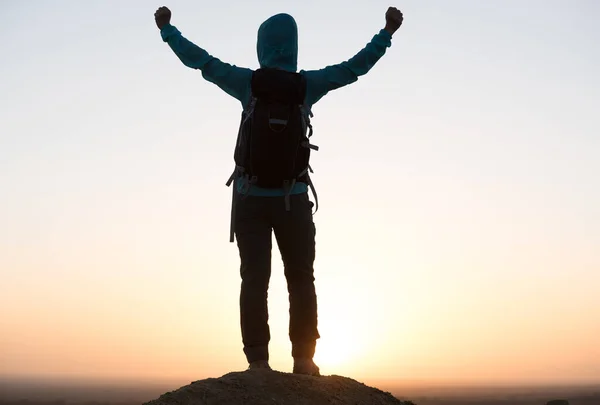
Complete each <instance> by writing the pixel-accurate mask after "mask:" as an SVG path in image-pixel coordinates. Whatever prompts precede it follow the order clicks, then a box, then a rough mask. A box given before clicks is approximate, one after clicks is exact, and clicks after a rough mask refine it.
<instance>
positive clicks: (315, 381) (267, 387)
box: [143, 370, 410, 405]
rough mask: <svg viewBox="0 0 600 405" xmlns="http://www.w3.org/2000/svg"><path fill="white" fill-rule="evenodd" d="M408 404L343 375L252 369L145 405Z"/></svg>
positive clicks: (173, 393)
mask: <svg viewBox="0 0 600 405" xmlns="http://www.w3.org/2000/svg"><path fill="white" fill-rule="evenodd" d="M267 404H268V405H280V404H285V405H321V404H322V405H342V404H343V405H408V404H410V402H403V401H400V400H399V399H397V398H395V397H394V396H393V395H392V394H390V393H388V392H383V391H381V390H378V389H377V388H372V387H368V386H367V385H365V384H362V383H360V382H358V381H355V380H352V379H350V378H346V377H341V376H336V375H332V376H322V377H311V376H304V375H296V374H290V373H282V372H278V371H265V370H251V371H250V370H249V371H243V372H232V373H229V374H225V375H224V376H222V377H220V378H209V379H206V380H200V381H195V382H192V383H191V384H190V385H187V386H185V387H181V388H179V389H177V390H175V391H171V392H168V393H166V394H163V395H161V396H160V398H158V399H155V400H153V401H150V402H146V403H145V404H143V405H267Z"/></svg>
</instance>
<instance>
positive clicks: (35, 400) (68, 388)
mask: <svg viewBox="0 0 600 405" xmlns="http://www.w3.org/2000/svg"><path fill="white" fill-rule="evenodd" d="M190 382H191V381H188V382H185V381H182V382H180V383H179V384H167V383H155V384H150V383H143V384H141V383H140V384H135V383H123V384H108V383H95V384H94V383H73V382H56V381H28V380H23V379H19V380H18V379H6V378H5V379H0V405H139V404H141V403H143V402H145V401H148V400H151V399H155V398H158V397H159V396H160V395H161V394H163V393H165V392H167V391H170V390H174V389H176V388H179V387H180V386H183V385H186V384H188V383H190ZM378 388H380V389H383V390H385V391H388V392H391V393H392V394H393V395H394V396H396V397H397V398H399V399H402V400H410V401H412V402H414V403H415V404H416V405H545V404H546V402H547V401H549V400H552V399H567V400H569V405H600V384H597V385H594V384H590V385H581V386H562V387H556V386H532V387H522V386H521V387H509V386H506V387H469V386H464V387H453V388H450V387H436V386H430V387H425V386H413V387H410V386H402V387H400V386H396V387H393V386H378Z"/></svg>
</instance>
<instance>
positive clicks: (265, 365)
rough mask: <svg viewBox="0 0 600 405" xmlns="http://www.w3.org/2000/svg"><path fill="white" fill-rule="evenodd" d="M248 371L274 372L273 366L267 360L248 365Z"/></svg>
mask: <svg viewBox="0 0 600 405" xmlns="http://www.w3.org/2000/svg"><path fill="white" fill-rule="evenodd" d="M248 370H273V369H272V368H271V366H269V362H268V361H267V360H258V361H253V362H252V363H250V364H249V365H248Z"/></svg>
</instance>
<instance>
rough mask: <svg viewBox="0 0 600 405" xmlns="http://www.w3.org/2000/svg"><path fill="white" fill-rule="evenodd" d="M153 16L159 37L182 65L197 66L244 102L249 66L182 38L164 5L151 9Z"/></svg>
mask: <svg viewBox="0 0 600 405" xmlns="http://www.w3.org/2000/svg"><path fill="white" fill-rule="evenodd" d="M154 19H155V21H156V25H157V26H158V28H159V29H160V35H161V37H162V40H163V41H164V42H166V43H167V44H169V47H170V48H171V49H172V50H173V52H174V53H175V55H177V57H178V58H179V60H181V62H182V63H183V64H184V65H186V66H187V67H189V68H192V69H198V70H200V71H201V72H202V77H204V78H205V79H206V80H208V81H209V82H211V83H214V84H216V85H217V86H219V87H220V88H221V89H222V90H223V91H225V92H226V93H227V94H229V95H230V96H232V97H235V98H236V99H238V100H239V101H240V102H241V103H242V104H244V103H246V101H247V99H248V98H249V94H250V80H251V78H252V70H250V69H247V68H241V67H237V66H235V65H230V64H229V63H225V62H222V61H220V60H219V59H217V58H215V57H214V56H212V55H210V54H209V53H208V52H207V51H205V50H204V49H202V48H200V47H199V46H197V45H196V44H194V43H192V42H191V41H189V40H187V39H186V38H184V37H183V36H182V35H181V32H179V30H178V29H177V28H176V27H174V26H173V25H171V11H170V10H169V9H168V8H167V7H160V8H159V9H158V10H157V11H156V13H154Z"/></svg>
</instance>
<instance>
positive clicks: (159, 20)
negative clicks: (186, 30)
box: [154, 6, 171, 30]
mask: <svg viewBox="0 0 600 405" xmlns="http://www.w3.org/2000/svg"><path fill="white" fill-rule="evenodd" d="M154 21H156V26H157V27H158V29H159V30H161V29H162V27H164V26H165V25H167V24H169V23H170V22H171V10H169V9H168V8H167V7H164V6H163V7H160V8H159V9H158V10H156V13H154Z"/></svg>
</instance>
